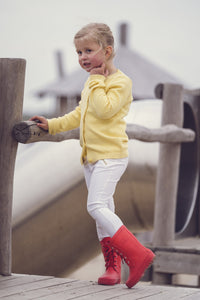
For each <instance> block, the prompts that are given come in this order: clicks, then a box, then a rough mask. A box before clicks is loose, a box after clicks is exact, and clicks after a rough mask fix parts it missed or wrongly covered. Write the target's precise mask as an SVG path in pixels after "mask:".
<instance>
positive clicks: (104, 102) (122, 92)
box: [31, 23, 154, 288]
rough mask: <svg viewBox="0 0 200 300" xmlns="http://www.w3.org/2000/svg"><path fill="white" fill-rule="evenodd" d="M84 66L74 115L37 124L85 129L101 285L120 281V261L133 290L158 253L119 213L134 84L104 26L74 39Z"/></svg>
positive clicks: (83, 140)
mask: <svg viewBox="0 0 200 300" xmlns="http://www.w3.org/2000/svg"><path fill="white" fill-rule="evenodd" d="M74 44H75V47H76V51H77V54H78V59H79V64H80V66H81V67H82V68H83V69H84V70H86V72H88V73H89V78H88V80H87V81H86V83H85V86H84V89H83V91H82V94H81V101H80V103H79V105H78V106H77V107H76V108H75V110H74V111H72V112H70V113H68V114H66V115H64V116H63V117H59V118H54V119H49V120H47V119H45V118H44V117H40V116H34V117H32V118H31V120H36V119H38V120H39V121H40V123H38V124H37V125H38V126H39V127H41V128H43V129H45V130H48V131H49V133H50V134H56V133H58V132H61V131H67V130H71V129H74V128H77V127H80V145H81V147H82V155H81V163H82V164H83V168H84V175H85V180H86V185H87V189H88V199H87V210H88V213H89V214H90V215H91V216H92V218H94V220H95V221H96V228H97V235H98V238H99V241H100V244H101V247H102V252H103V254H104V258H105V262H106V264H105V266H106V272H105V273H104V274H103V275H102V276H101V277H100V278H99V279H98V283H99V284H105V285H113V284H117V283H120V280H121V258H124V260H125V261H126V263H127V264H128V265H129V269H130V274H129V278H128V280H127V282H126V285H127V286H128V287H129V288H131V287H132V286H134V285H135V284H136V283H137V282H138V281H139V280H140V278H141V276H142V275H143V273H144V271H145V269H146V268H147V267H148V266H149V265H150V264H151V263H152V261H153V258H154V254H153V253H152V252H151V251H150V250H149V249H147V248H145V247H144V246H143V245H141V244H140V243H139V241H138V240H137V239H136V238H135V237H134V235H133V234H132V233H131V232H130V231H129V230H128V229H127V228H126V227H125V226H124V225H123V223H122V221H121V220H120V218H119V217H118V216H117V215H116V214H115V206H114V201H113V195H114V192H115V188H116V185H117V183H118V181H119V179H120V177H121V176H122V174H123V173H124V171H125V170H126V167H127V164H128V137H127V135H126V132H125V130H126V123H125V121H124V117H125V116H126V115H127V113H128V111H129V107H130V104H131V101H132V82H131V80H130V79H129V78H128V77H127V76H126V75H125V74H124V73H123V72H121V71H120V70H118V69H117V68H116V67H115V65H114V63H113V58H114V39H113V35H112V32H111V31H110V28H109V27H108V26H107V25H105V24H101V23H92V24H89V25H87V26H85V27H83V28H82V29H81V30H80V31H79V32H78V33H77V34H76V35H75V37H74Z"/></svg>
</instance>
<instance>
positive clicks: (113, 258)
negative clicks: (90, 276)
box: [98, 237, 121, 285]
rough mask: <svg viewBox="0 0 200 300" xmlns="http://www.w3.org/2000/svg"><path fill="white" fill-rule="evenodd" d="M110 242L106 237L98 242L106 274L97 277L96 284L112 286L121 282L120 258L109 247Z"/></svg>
mask: <svg viewBox="0 0 200 300" xmlns="http://www.w3.org/2000/svg"><path fill="white" fill-rule="evenodd" d="M110 240H111V238H110V237H106V238H104V239H103V240H102V241H101V242H100V243H101V248H102V252H103V255H104V259H105V263H106V264H105V267H106V272H105V273H104V274H103V275H102V276H101V277H99V279H98V284H104V285H114V284H117V283H120V281H121V257H120V256H119V255H118V254H117V253H116V252H115V251H114V250H113V249H112V248H111V247H110Z"/></svg>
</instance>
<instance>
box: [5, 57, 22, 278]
mask: <svg viewBox="0 0 200 300" xmlns="http://www.w3.org/2000/svg"><path fill="white" fill-rule="evenodd" d="M25 65H26V62H25V60H23V59H8V58H1V59H0V141H1V145H0V170H1V173H0V274H2V275H9V274H10V273H11V216H12V195H13V175H14V165H15V157H16V151H17V145H18V143H17V141H16V140H15V139H13V137H12V129H13V126H14V124H16V122H18V121H19V120H21V119H22V107H23V94H24V78H25Z"/></svg>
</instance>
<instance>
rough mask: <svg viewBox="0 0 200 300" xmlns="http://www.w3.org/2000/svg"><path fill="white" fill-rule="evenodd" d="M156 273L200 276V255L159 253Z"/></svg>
mask: <svg viewBox="0 0 200 300" xmlns="http://www.w3.org/2000/svg"><path fill="white" fill-rule="evenodd" d="M154 272H160V273H173V274H175V273H179V274H181V273H182V274H194V275H200V255H199V254H189V253H180V252H179V253H178V252H174V253H173V252H165V251H157V252H156V258H155V260H154Z"/></svg>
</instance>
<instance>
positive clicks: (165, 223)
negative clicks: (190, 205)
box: [153, 84, 183, 247]
mask: <svg viewBox="0 0 200 300" xmlns="http://www.w3.org/2000/svg"><path fill="white" fill-rule="evenodd" d="M162 98H163V110H162V125H166V124H175V125H177V126H178V127H182V126H183V87H182V86H181V85H178V84H164V87H163V97H162ZM180 150H181V144H180V143H173V144H171V143H166V144H164V143H163V144H161V145H160V154H159V163H158V170H157V183H156V203H155V214H154V239H153V244H154V246H155V247H156V246H170V245H172V243H173V241H174V237H175V213H176V198H177V188H178V176H179V162H180Z"/></svg>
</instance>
